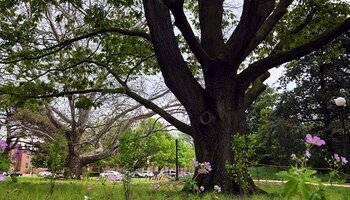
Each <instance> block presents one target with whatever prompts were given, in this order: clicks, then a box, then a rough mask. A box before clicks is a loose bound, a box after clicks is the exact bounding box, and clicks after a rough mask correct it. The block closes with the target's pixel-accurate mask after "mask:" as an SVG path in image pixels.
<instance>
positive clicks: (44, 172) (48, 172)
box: [37, 171, 54, 177]
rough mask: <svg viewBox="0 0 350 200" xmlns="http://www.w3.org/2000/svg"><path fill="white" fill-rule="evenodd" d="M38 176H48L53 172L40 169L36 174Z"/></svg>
mask: <svg viewBox="0 0 350 200" xmlns="http://www.w3.org/2000/svg"><path fill="white" fill-rule="evenodd" d="M37 175H38V176H39V177H49V176H53V175H54V174H53V173H52V172H50V171H42V172H39V173H38V174H37Z"/></svg>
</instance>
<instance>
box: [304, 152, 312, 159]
mask: <svg viewBox="0 0 350 200" xmlns="http://www.w3.org/2000/svg"><path fill="white" fill-rule="evenodd" d="M305 155H306V157H308V158H310V157H311V153H310V151H309V150H306V151H305Z"/></svg>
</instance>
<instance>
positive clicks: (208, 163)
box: [203, 162, 211, 172]
mask: <svg viewBox="0 0 350 200" xmlns="http://www.w3.org/2000/svg"><path fill="white" fill-rule="evenodd" d="M203 165H204V168H205V169H207V170H208V172H210V171H211V165H210V162H204V163H203Z"/></svg>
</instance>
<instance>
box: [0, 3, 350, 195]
mask: <svg viewBox="0 0 350 200" xmlns="http://www.w3.org/2000/svg"><path fill="white" fill-rule="evenodd" d="M5 2H7V4H6V5H2V6H1V7H2V8H4V9H3V10H6V9H8V8H12V7H13V4H16V3H11V2H12V1H5ZM185 3H186V5H187V4H190V6H188V7H190V8H192V9H194V10H192V11H193V12H192V14H190V15H186V14H185V10H186V9H185V6H184V5H185ZM225 3H228V2H225V1H224V0H216V1H209V0H198V1H195V0H191V1H190V0H189V1H184V0H143V1H142V2H141V1H137V0H134V1H132V0H117V1H79V0H75V1H70V2H69V3H67V1H59V2H57V1H33V2H32V3H30V6H32V7H33V8H35V9H31V10H30V11H31V12H32V13H37V14H36V15H34V16H33V17H32V19H26V20H24V21H26V22H28V23H22V21H23V18H25V15H21V17H18V16H17V18H15V17H10V18H9V19H8V18H6V17H5V20H6V23H4V22H3V23H2V24H1V26H2V27H1V28H2V30H4V29H11V28H13V26H11V25H9V24H11V23H17V25H19V26H20V27H22V29H21V30H20V29H16V31H15V32H13V34H12V35H11V34H9V33H8V34H3V35H2V40H3V41H9V42H7V43H6V42H5V43H2V45H1V47H2V51H1V54H2V57H4V59H2V63H4V64H6V65H7V66H10V67H11V66H14V65H16V64H14V63H22V64H27V65H30V64H33V62H34V64H37V63H35V60H38V59H44V61H43V62H41V65H45V64H47V62H48V61H47V60H45V58H49V59H51V60H52V59H55V58H60V57H59V55H61V54H60V52H64V51H66V53H67V51H69V50H70V49H71V48H72V44H76V43H79V41H83V40H89V41H90V40H91V42H94V43H95V44H96V45H95V46H98V44H99V40H101V41H102V43H103V42H104V41H109V42H108V43H104V44H101V45H102V46H104V48H103V50H102V51H97V52H95V54H98V55H99V56H96V57H94V56H88V55H87V53H85V54H83V55H82V54H81V53H80V54H79V55H76V56H81V57H82V56H84V55H85V56H86V57H88V59H85V60H83V61H80V62H89V63H92V64H93V66H91V67H97V66H99V67H102V68H104V69H106V70H107V71H108V72H109V73H110V74H111V75H112V76H113V77H114V78H115V80H116V81H117V82H118V83H119V84H120V86H122V87H124V89H125V91H124V92H125V94H126V95H128V96H129V97H131V98H133V99H134V100H136V101H138V102H139V103H141V104H142V105H144V106H145V107H146V108H149V109H151V110H153V111H154V112H156V113H158V114H159V115H160V116H162V117H163V118H164V119H166V120H167V121H168V122H169V123H171V124H172V125H173V126H175V127H176V128H178V129H179V130H180V131H182V132H184V133H187V134H189V135H191V136H192V137H193V139H194V144H195V149H196V158H197V160H198V161H199V162H203V161H209V162H211V163H212V168H213V170H212V172H211V173H210V174H209V175H200V176H198V178H197V181H198V183H199V184H200V185H203V186H204V187H205V188H208V189H209V188H213V186H214V185H219V186H221V187H222V189H223V191H224V192H227V193H252V192H255V191H258V189H257V188H256V187H255V185H254V183H253V181H252V179H251V178H250V177H249V175H248V173H243V176H244V177H242V178H243V179H245V182H246V184H243V185H242V184H239V183H237V182H236V181H235V180H234V179H231V178H230V174H229V172H228V171H227V169H226V167H225V165H226V163H228V162H229V163H232V162H235V160H239V159H240V155H235V154H233V153H232V151H231V139H232V138H231V137H232V136H233V135H234V134H236V133H239V134H245V133H247V132H248V130H247V125H246V116H245V110H246V109H247V108H248V107H249V106H250V104H251V103H252V102H253V101H254V99H255V98H256V97H257V96H258V95H259V94H260V93H261V92H262V91H263V90H264V89H265V86H264V84H263V81H264V80H265V79H266V78H267V77H268V73H267V72H268V70H269V69H271V68H273V67H276V66H278V65H281V64H283V63H286V62H289V61H292V60H294V59H298V58H300V57H302V56H304V55H306V54H308V53H311V52H313V51H315V50H317V49H319V48H321V47H322V46H324V45H326V44H327V43H329V42H331V41H332V40H333V39H334V38H336V37H338V36H339V35H341V34H342V33H343V32H345V31H347V30H348V29H349V28H350V18H349V14H348V13H349V5H348V3H346V2H340V1H339V2H334V1H328V0H309V1H302V0H300V1H299V0H296V1H293V0H279V1H275V0H244V1H243V5H242V13H241V14H240V19H239V20H237V21H230V19H229V18H228V19H227V18H226V17H225V18H224V16H232V15H226V14H227V13H228V12H230V9H231V7H230V6H228V7H226V6H225V5H226V4H225ZM61 4H69V5H70V6H69V7H68V8H69V9H70V10H71V9H75V10H77V11H78V12H77V13H79V15H77V16H75V15H74V20H73V22H72V21H69V20H68V22H67V26H66V30H69V26H70V24H72V23H74V22H75V21H79V19H82V18H84V20H83V21H82V24H79V26H77V27H74V28H75V29H77V30H75V31H73V32H68V33H67V31H63V32H64V34H58V35H59V37H56V38H58V39H57V40H56V42H52V41H50V40H47V35H45V34H42V37H33V32H34V33H35V32H37V29H36V28H37V26H34V27H35V28H30V27H33V24H40V23H36V22H38V21H40V18H41V17H42V16H43V15H44V14H46V16H50V13H49V12H47V8H48V6H47V5H55V6H57V5H58V6H57V7H58V9H57V10H56V11H55V12H61V11H62V9H61V7H62V6H61V7H60V5H61ZM11 6H12V7H11ZM141 7H142V8H141ZM186 7H187V6H186ZM105 8H107V9H105ZM19 9H21V8H19ZM22 9H23V8H22ZM55 12H53V13H51V15H55ZM3 13H5V14H3V15H2V16H4V15H6V13H9V14H10V15H11V16H13V15H16V14H17V13H18V12H3ZM62 13H63V15H68V16H69V15H70V12H63V11H62ZM2 18H4V17H2ZM48 18H49V17H48ZM189 18H194V21H193V22H194V23H193V25H192V23H190V22H189ZM60 19H62V17H61V15H57V16H56V22H59V23H64V22H66V21H62V20H60ZM31 20H32V21H31ZM227 20H228V21H227ZM19 22H20V23H19ZM48 22H49V26H52V24H54V20H48ZM142 22H146V26H144V25H145V24H144V23H142ZM23 24H24V25H25V26H24V25H23ZM197 25H198V26H197ZM230 25H232V27H231V28H232V29H226V30H233V31H227V33H226V34H224V33H223V32H224V31H223V29H224V28H223V27H227V26H230ZM28 27H29V28H28ZM67 27H68V28H67ZM196 27H198V28H199V30H198V32H199V33H198V34H196V33H197V31H195V30H194V29H195V28H196ZM176 29H177V30H178V31H174V30H176ZM53 30H54V31H49V33H53V34H55V35H57V33H55V30H56V31H57V29H53ZM21 31H22V32H24V33H26V34H21V33H22V32H21ZM178 32H180V33H181V34H180V36H181V37H177V36H179V35H178ZM37 33H40V32H37ZM44 33H48V32H45V30H44ZM117 35H124V36H123V37H117ZM13 36H16V37H15V38H16V39H17V40H18V41H19V42H18V41H15V40H16V39H15V40H14V39H13ZM127 36H130V38H135V37H136V38H138V39H134V40H130V38H129V37H127ZM179 39H180V40H179ZM21 41H26V42H24V43H23V42H22V43H21ZM123 41H128V42H130V41H131V43H129V44H132V42H134V43H135V44H139V43H140V41H143V42H147V43H148V44H151V45H152V46H153V49H154V51H155V56H156V58H157V61H158V65H159V68H160V71H161V73H162V75H163V77H164V81H165V83H166V85H167V86H168V88H169V89H170V90H171V91H172V93H173V94H174V95H175V96H176V97H177V99H178V100H179V102H180V103H181V104H182V105H183V106H184V108H185V109H186V111H187V114H188V118H189V121H190V124H186V123H183V122H181V121H180V120H178V119H176V118H175V117H174V116H171V115H170V114H169V113H167V112H165V111H164V110H163V109H161V108H160V107H159V106H157V105H156V104H155V103H153V102H152V101H148V100H145V99H144V98H142V96H141V95H139V94H137V93H136V92H134V90H132V89H130V88H129V85H128V83H127V80H128V78H129V75H127V76H126V75H125V76H124V77H126V78H125V79H124V80H123V79H122V78H121V77H122V76H123V75H121V74H120V72H121V70H120V68H117V67H115V64H116V63H115V59H116V58H119V57H120V56H121V57H123V58H124V59H126V58H127V56H125V54H123V53H122V52H123V51H130V49H125V48H120V46H117V44H120V43H122V42H123ZM181 41H185V43H181ZM11 42H12V43H11ZM9 44H13V45H19V46H20V47H17V48H11V47H9ZM142 45H143V47H145V45H144V43H142ZM73 47H74V46H73ZM107 47H110V48H107ZM135 47H138V46H135ZM187 47H188V49H189V50H188V51H186V54H183V52H184V51H183V50H184V49H186V48H187ZM135 49H137V48H135ZM18 51H20V53H19V54H15V53H17V52H18ZM14 52H15V53H14ZM108 52H111V53H108ZM90 53H91V51H90ZM134 53H135V52H134ZM142 53H146V54H148V53H149V51H148V52H142ZM105 56H108V57H105ZM193 58H194V60H193ZM141 60H142V59H141ZM51 64H54V63H51ZM131 64H134V65H135V63H131ZM193 64H195V65H197V66H198V67H199V68H198V69H200V70H199V71H198V70H193ZM135 66H136V65H135ZM141 67H142V68H143V69H147V65H145V64H143V65H142V64H141ZM131 71H132V70H131ZM198 74H199V76H198ZM198 77H200V78H198ZM55 91H56V90H55ZM4 92H6V91H4ZM7 92H8V91H7ZM60 94H62V93H60Z"/></svg>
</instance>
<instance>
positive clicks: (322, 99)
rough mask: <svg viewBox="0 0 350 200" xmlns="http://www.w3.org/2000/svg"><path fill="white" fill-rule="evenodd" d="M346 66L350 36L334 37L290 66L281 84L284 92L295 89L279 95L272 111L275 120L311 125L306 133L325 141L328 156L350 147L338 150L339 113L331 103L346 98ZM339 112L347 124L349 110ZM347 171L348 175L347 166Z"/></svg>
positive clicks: (349, 58)
mask: <svg viewBox="0 0 350 200" xmlns="http://www.w3.org/2000/svg"><path fill="white" fill-rule="evenodd" d="M349 65H350V32H347V33H345V34H343V35H342V36H340V37H338V38H337V40H335V42H333V43H332V44H331V45H328V46H326V47H325V48H322V49H321V50H318V51H316V52H314V53H312V54H310V55H308V56H305V57H304V58H302V59H300V60H298V61H295V62H292V63H290V64H289V65H288V66H287V71H286V74H285V75H284V76H283V77H282V78H281V84H282V86H283V87H284V89H286V87H287V85H288V84H290V83H294V84H295V88H293V89H292V90H290V91H285V92H284V93H283V94H282V95H281V102H280V104H278V107H277V111H276V112H277V115H278V116H279V117H283V118H293V119H295V120H297V121H298V122H299V123H302V124H312V126H311V127H312V129H311V130H309V131H311V132H314V133H317V134H318V135H321V136H322V137H323V138H325V139H326V141H327V144H326V145H327V149H328V150H329V151H330V152H333V153H343V154H344V155H346V156H348V154H349V153H348V152H349V150H350V147H349V146H347V147H345V148H344V147H342V145H343V136H342V128H341V124H340V123H339V116H340V113H339V111H340V110H339V108H337V107H336V106H335V104H334V102H333V101H332V100H333V99H335V98H336V97H339V96H343V97H345V98H349V97H350V89H349V88H350V69H349ZM343 111H344V114H345V116H347V117H346V119H345V120H348V119H349V117H348V116H349V113H350V110H349V108H348V107H345V108H344V110H343ZM346 124H349V123H346ZM348 134H349V133H348ZM345 143H346V142H345ZM343 149H345V152H344V150H343ZM347 158H348V159H349V157H347ZM347 170H348V173H350V166H347Z"/></svg>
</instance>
